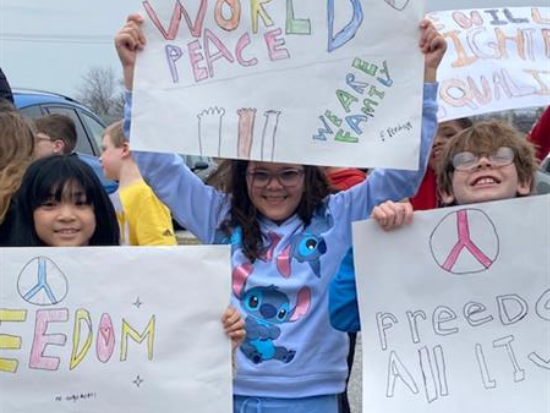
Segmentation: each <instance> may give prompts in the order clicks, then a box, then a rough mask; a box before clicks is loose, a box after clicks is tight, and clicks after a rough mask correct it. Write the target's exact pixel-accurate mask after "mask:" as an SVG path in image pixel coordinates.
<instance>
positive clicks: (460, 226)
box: [430, 209, 499, 274]
mask: <svg viewBox="0 0 550 413" xmlns="http://www.w3.org/2000/svg"><path fill="white" fill-rule="evenodd" d="M430 249H431V253H432V256H433V258H434V260H435V261H436V262H437V265H439V267H441V268H442V269H443V270H445V271H447V272H450V273H452V274H472V273H478V272H483V271H487V270H488V269H489V268H490V267H491V266H492V265H493V264H494V262H495V260H496V259H497V257H498V254H499V238H498V234H497V231H496V228H495V226H494V224H493V222H492V221H491V219H490V218H489V216H487V214H486V213H485V212H483V211H482V210H479V209H461V210H459V211H455V212H452V213H450V214H447V215H446V216H445V217H444V218H443V219H442V220H441V221H440V222H439V223H438V224H437V226H436V227H435V229H434V230H433V232H432V233H431V235H430Z"/></svg>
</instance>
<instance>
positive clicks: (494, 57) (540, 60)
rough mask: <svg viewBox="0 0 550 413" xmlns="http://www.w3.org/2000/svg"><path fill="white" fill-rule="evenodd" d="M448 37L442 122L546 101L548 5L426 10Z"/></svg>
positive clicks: (549, 91)
mask: <svg viewBox="0 0 550 413" xmlns="http://www.w3.org/2000/svg"><path fill="white" fill-rule="evenodd" d="M429 16H430V18H431V20H432V21H433V22H434V24H435V26H436V28H438V30H439V31H440V32H441V33H442V34H443V36H444V37H445V38H446V39H447V43H448V46H449V47H448V50H447V54H446V55H445V58H444V59H443V62H442V63H441V66H440V68H439V73H438V78H439V81H440V88H439V104H440V120H451V119H456V118H461V117H466V116H472V115H479V114H483V113H488V112H494V111H501V110H507V109H516V108H523V107H528V106H546V105H549V104H550V7H508V8H487V9H474V10H454V11H440V12H435V13H430V15H429Z"/></svg>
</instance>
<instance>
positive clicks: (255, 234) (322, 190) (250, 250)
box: [218, 161, 334, 262]
mask: <svg viewBox="0 0 550 413" xmlns="http://www.w3.org/2000/svg"><path fill="white" fill-rule="evenodd" d="M225 162H227V164H224V166H223V170H224V173H223V174H220V180H221V181H223V182H218V187H219V188H221V189H222V190H223V191H224V192H227V193H228V194H230V195H231V208H230V217H229V218H228V220H226V221H224V222H223V223H222V225H221V230H222V231H224V232H225V233H226V234H229V233H230V232H231V229H232V228H237V227H238V228H240V229H241V231H242V248H243V252H244V254H245V255H246V257H247V258H248V259H249V260H250V261H251V262H254V261H255V260H256V259H257V258H258V257H259V256H260V250H261V248H262V245H263V242H264V239H263V236H262V232H261V230H260V224H259V222H258V218H259V217H260V212H259V211H258V210H257V209H256V207H255V206H254V204H253V203H252V202H251V200H250V197H249V196H248V188H247V184H246V169H247V167H248V161H225ZM332 192H334V191H333V189H332V188H331V186H330V185H329V182H328V180H327V177H326V175H325V173H324V172H323V170H322V169H321V168H319V167H317V166H309V165H304V193H303V194H302V199H301V200H300V203H299V204H298V208H297V209H296V213H297V214H298V216H299V217H300V219H301V220H302V221H303V222H304V225H305V226H307V225H309V223H310V222H311V218H312V217H313V214H314V212H315V210H316V208H317V207H318V206H319V205H320V204H321V202H323V200H324V199H325V198H326V197H327V196H328V195H329V194H331V193H332Z"/></svg>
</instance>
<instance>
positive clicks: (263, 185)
mask: <svg viewBox="0 0 550 413" xmlns="http://www.w3.org/2000/svg"><path fill="white" fill-rule="evenodd" d="M246 183H247V190H248V196H249V197H250V200H251V202H252V203H253V204H254V206H255V207H256V208H257V209H258V211H259V212H260V213H261V214H262V215H264V216H265V217H266V218H269V219H270V220H272V221H274V222H276V223H278V224H280V223H282V222H283V221H285V220H286V219H287V218H289V217H291V216H292V215H293V214H294V213H295V212H296V209H297V208H298V205H299V204H300V201H301V199H302V195H303V193H304V169H303V167H302V166H297V165H291V164H282V163H264V162H250V163H249V164H248V167H247V169H246Z"/></svg>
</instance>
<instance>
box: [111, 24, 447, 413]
mask: <svg viewBox="0 0 550 413" xmlns="http://www.w3.org/2000/svg"><path fill="white" fill-rule="evenodd" d="M142 21H143V19H142V18H141V17H140V16H138V15H132V16H130V17H129V18H128V21H127V24H126V26H124V28H123V29H122V30H121V31H120V32H119V33H118V35H117V36H116V39H115V44H116V47H117V51H118V54H119V57H120V59H121V62H122V66H123V70H124V75H125V85H126V87H127V88H128V89H130V88H131V87H132V81H133V72H134V65H135V60H136V54H137V52H138V51H139V50H141V49H142V48H143V47H145V38H144V34H143V32H142V30H141V27H140V25H141V23H142ZM420 49H421V50H422V52H423V53H424V54H425V55H426V78H425V80H426V82H428V83H427V84H426V86H425V89H424V110H423V124H422V142H421V159H420V169H419V170H418V171H414V172H405V171H394V170H377V171H374V172H373V173H372V175H371V177H370V178H369V179H368V180H367V181H366V182H364V183H362V184H360V185H358V186H356V187H354V188H353V189H351V190H349V191H343V192H340V193H338V194H334V195H331V194H330V190H329V186H328V184H327V181H326V178H325V176H324V174H323V172H322V171H321V169H320V168H317V167H312V166H307V165H291V164H280V163H266V162H252V161H251V162H248V161H234V162H232V165H231V168H230V169H231V170H230V173H229V174H228V176H229V182H227V184H226V185H225V184H224V185H222V187H223V188H227V193H223V192H220V191H217V190H216V189H214V188H211V187H208V186H205V185H204V184H203V183H202V181H201V180H200V179H198V178H197V177H196V176H195V175H194V174H193V173H192V172H191V171H189V169H187V168H186V167H185V165H184V164H183V162H182V161H181V159H180V158H179V157H178V156H175V155H165V154H158V153H136V154H135V158H136V161H137V163H138V165H139V167H140V169H141V172H142V174H143V176H144V177H145V178H146V180H147V181H148V183H149V184H150V185H151V186H152V187H153V189H154V191H155V192H156V194H157V195H158V196H159V198H160V199H161V200H162V201H163V202H164V203H165V204H166V205H167V206H168V207H169V208H170V209H171V210H172V213H173V215H174V217H175V218H176V219H177V220H178V221H179V222H180V223H182V224H183V225H184V226H185V227H186V228H188V229H189V230H190V231H191V232H193V233H194V234H195V235H196V236H197V237H198V238H199V239H200V240H201V241H202V242H205V243H227V242H230V243H231V244H232V246H233V252H232V267H233V293H234V302H235V305H236V306H238V307H239V308H240V309H241V310H242V311H243V312H244V313H246V316H247V317H246V330H247V338H246V340H245V342H244V343H243V345H242V346H241V351H240V354H239V362H238V369H239V370H238V375H237V379H236V381H235V398H234V407H235V411H236V412H245V411H246V412H249V411H258V412H259V411H262V412H264V413H267V412H270V413H275V412H281V413H283V412H284V413H288V412H316V413H336V412H337V410H338V407H337V397H336V395H337V394H338V393H341V392H342V391H343V389H344V386H345V380H346V376H347V366H346V353H347V335H345V334H343V333H341V332H338V331H336V330H334V329H333V328H332V327H331V326H330V324H329V320H328V317H327V305H328V294H327V292H328V285H329V282H330V278H331V276H332V274H334V272H335V271H336V269H337V266H338V264H339V263H340V261H341V260H342V257H343V256H344V254H345V253H346V251H347V250H348V249H349V248H350V246H351V225H350V224H351V222H352V221H355V220H359V219H364V218H366V217H367V216H368V215H369V212H370V211H371V210H372V208H373V207H374V206H375V205H377V204H379V203H381V202H383V201H385V200H387V199H394V200H398V199H401V198H403V197H406V196H411V195H413V194H414V193H415V192H416V189H417V187H418V184H419V183H420V180H421V179H422V176H423V174H424V171H425V168H426V164H427V162H428V154H429V150H430V147H431V144H432V139H433V136H434V133H435V128H436V125H437V119H436V111H437V104H436V101H435V95H436V89H437V85H436V84H435V83H433V82H435V74H436V70H437V67H438V65H439V63H440V61H441V58H442V57H443V54H444V52H445V49H446V43H445V41H444V39H443V38H442V37H441V36H440V35H439V34H438V33H437V32H436V31H435V29H434V28H433V27H432V26H431V24H430V23H428V22H427V21H425V22H423V23H422V24H421V40H420ZM130 106H131V95H130V94H129V93H128V94H127V106H126V113H125V120H126V122H127V123H126V126H127V127H128V126H129V121H130ZM126 135H128V134H126ZM151 138H156V137H151Z"/></svg>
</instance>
